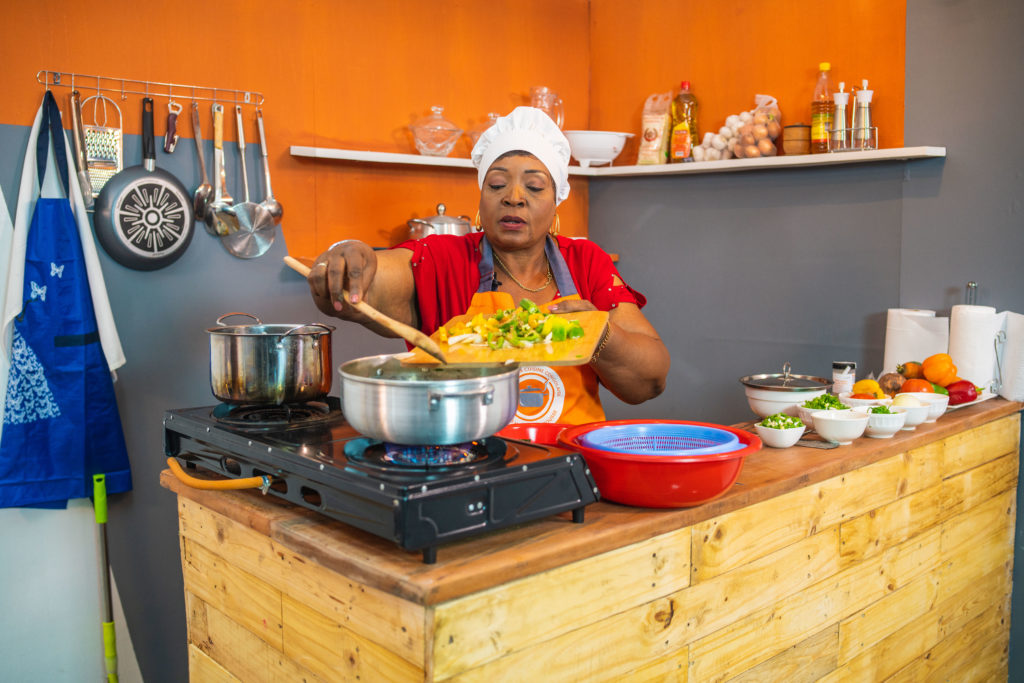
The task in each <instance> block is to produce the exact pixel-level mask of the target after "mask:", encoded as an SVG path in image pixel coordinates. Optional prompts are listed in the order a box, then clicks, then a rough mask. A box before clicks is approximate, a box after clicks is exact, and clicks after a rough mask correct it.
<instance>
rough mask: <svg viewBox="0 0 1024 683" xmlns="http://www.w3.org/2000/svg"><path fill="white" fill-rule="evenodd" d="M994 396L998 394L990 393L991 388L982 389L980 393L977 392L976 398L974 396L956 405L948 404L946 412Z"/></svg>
mask: <svg viewBox="0 0 1024 683" xmlns="http://www.w3.org/2000/svg"><path fill="white" fill-rule="evenodd" d="M996 396H998V394H994V393H992V390H991V389H983V390H982V391H981V393H980V394H978V398H976V399H974V400H973V401H970V402H968V403H961V404H960V405H956V406H948V407H947V408H946V412H947V413H948V412H949V411H951V410H959V409H960V408H966V407H967V406H973V405H977V404H979V403H981V402H982V401H987V400H989V399H990V398H995V397H996Z"/></svg>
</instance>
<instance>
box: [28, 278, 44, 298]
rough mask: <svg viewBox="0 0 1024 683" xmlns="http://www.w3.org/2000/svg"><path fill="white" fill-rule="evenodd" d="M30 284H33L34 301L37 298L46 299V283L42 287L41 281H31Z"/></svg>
mask: <svg viewBox="0 0 1024 683" xmlns="http://www.w3.org/2000/svg"><path fill="white" fill-rule="evenodd" d="M29 284H31V285H32V301H35V300H36V299H40V300H41V301H46V285H43V286H42V287H40V286H39V283H37V282H36V281H35V280H32V281H30V283H29Z"/></svg>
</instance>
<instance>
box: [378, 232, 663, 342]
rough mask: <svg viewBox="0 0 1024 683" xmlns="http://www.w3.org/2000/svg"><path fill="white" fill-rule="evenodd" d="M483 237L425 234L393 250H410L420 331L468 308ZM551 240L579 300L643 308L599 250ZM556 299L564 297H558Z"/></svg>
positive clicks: (579, 241) (476, 283)
mask: <svg viewBox="0 0 1024 683" xmlns="http://www.w3.org/2000/svg"><path fill="white" fill-rule="evenodd" d="M482 238H483V233H482V232H473V233H470V234H468V235H463V236H456V235H430V236H428V237H424V238H423V239H418V240H408V241H406V242H402V243H401V244H399V245H397V246H396V247H394V248H395V249H409V250H410V251H412V272H413V280H414V281H415V283H416V300H417V303H418V305H419V314H420V330H422V331H423V332H424V333H426V334H431V333H432V332H434V330H436V329H437V328H438V327H440V326H441V325H443V324H444V323H446V322H448V321H449V320H451V319H452V318H454V317H455V316H457V315H462V314H463V313H465V312H466V309H468V308H469V304H470V300H471V299H472V298H473V294H475V293H476V292H477V290H478V289H479V288H480V259H481V258H482V255H481V253H480V240H481V239H482ZM555 240H557V242H558V250H559V251H560V252H561V254H562V258H564V259H565V262H566V264H567V265H568V267H569V273H570V275H572V281H573V284H574V285H575V286H576V291H577V293H578V294H579V295H580V298H582V299H586V300H587V301H590V302H591V303H592V304H594V306H596V307H597V308H598V310H601V311H610V310H611V309H613V308H615V307H616V306H618V305H619V304H620V303H622V302H624V301H625V302H629V303H632V304H636V305H637V306H639V307H641V308H642V307H643V306H644V305H645V304H646V303H647V298H646V297H644V295H643V294H641V293H640V292H638V291H636V290H635V289H633V288H632V287H630V286H629V285H626V284H622V285H614V284H612V278H613V276H615V275H618V276H619V280H621V281H622V282H625V280H624V279H623V277H622V275H620V274H619V271H618V269H616V268H615V264H614V263H612V259H611V257H610V256H608V254H607V253H605V252H604V250H602V249H601V247H599V246H597V245H596V244H594V243H593V242H591V241H590V240H587V239H571V238H568V237H562V236H561V235H559V236H557V237H555ZM498 277H499V278H500V277H501V275H500V274H499V275H498ZM557 296H563V295H562V294H561V293H559V294H558V295H557Z"/></svg>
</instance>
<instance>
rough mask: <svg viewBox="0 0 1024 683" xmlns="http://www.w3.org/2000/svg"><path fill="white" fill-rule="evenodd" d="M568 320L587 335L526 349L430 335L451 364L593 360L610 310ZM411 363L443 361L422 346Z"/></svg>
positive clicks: (458, 319) (464, 318)
mask: <svg viewBox="0 0 1024 683" xmlns="http://www.w3.org/2000/svg"><path fill="white" fill-rule="evenodd" d="M472 317H473V316H470V315H458V316H455V317H454V318H452V319H451V320H449V321H448V322H447V323H446V324H445V327H451V326H452V325H456V324H458V323H460V322H469V320H471V319H472ZM564 317H565V318H566V319H567V320H577V321H579V323H580V325H582V326H583V336H582V337H580V338H578V339H567V340H566V341H560V342H548V343H547V344H535V345H533V346H531V347H529V348H525V349H498V350H497V351H494V350H491V349H490V348H488V347H486V346H474V345H472V344H455V345H454V346H449V345H448V344H447V343H446V342H441V341H438V333H437V332H436V331H435V332H434V334H432V335H430V338H431V339H433V340H435V341H437V343H438V344H439V345H440V346H441V351H442V352H443V353H444V355H445V358H446V359H447V360H448V365H473V366H477V367H479V366H493V365H506V364H511V363H517V364H519V365H583V364H585V363H588V362H589V361H590V357H591V356H593V355H594V350H595V349H596V348H597V345H598V343H599V342H600V341H601V336H602V335H603V334H604V331H605V328H607V327H608V311H579V312H576V313H566V314H565V316H564ZM402 362H403V363H405V364H407V365H426V364H430V365H438V364H439V361H438V360H437V359H436V358H434V357H432V356H430V355H429V354H427V353H426V352H425V351H423V350H422V349H413V350H412V352H411V354H410V355H409V356H408V357H406V358H403V359H402Z"/></svg>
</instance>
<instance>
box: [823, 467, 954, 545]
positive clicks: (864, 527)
mask: <svg viewBox="0 0 1024 683" xmlns="http://www.w3.org/2000/svg"><path fill="white" fill-rule="evenodd" d="M944 502H945V498H944V496H943V485H942V483H939V484H937V485H936V486H932V487H931V488H927V489H925V490H923V491H918V492H917V493H912V494H910V495H908V496H904V497H903V498H900V499H898V500H896V501H893V502H892V503H889V504H888V505H883V506H881V507H879V508H877V509H874V510H871V511H869V512H867V513H866V514H861V515H858V516H856V517H854V518H853V519H850V520H849V521H846V522H843V523H842V524H840V525H839V536H840V542H841V547H842V551H841V552H842V559H843V564H844V565H848V564H851V563H853V562H859V561H861V560H863V559H865V558H868V557H871V556H872V555H877V554H878V553H880V552H882V551H883V550H885V549H886V548H888V547H890V546H893V545H896V544H898V543H902V542H903V541H905V540H907V539H908V538H910V537H912V536H914V535H916V534H918V533H921V532H922V531H924V530H925V529H928V528H930V527H933V526H935V525H936V524H938V523H940V522H941V521H942V520H943V519H944V518H945V516H946V514H947V513H946V511H945V509H944V507H943V503H944Z"/></svg>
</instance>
